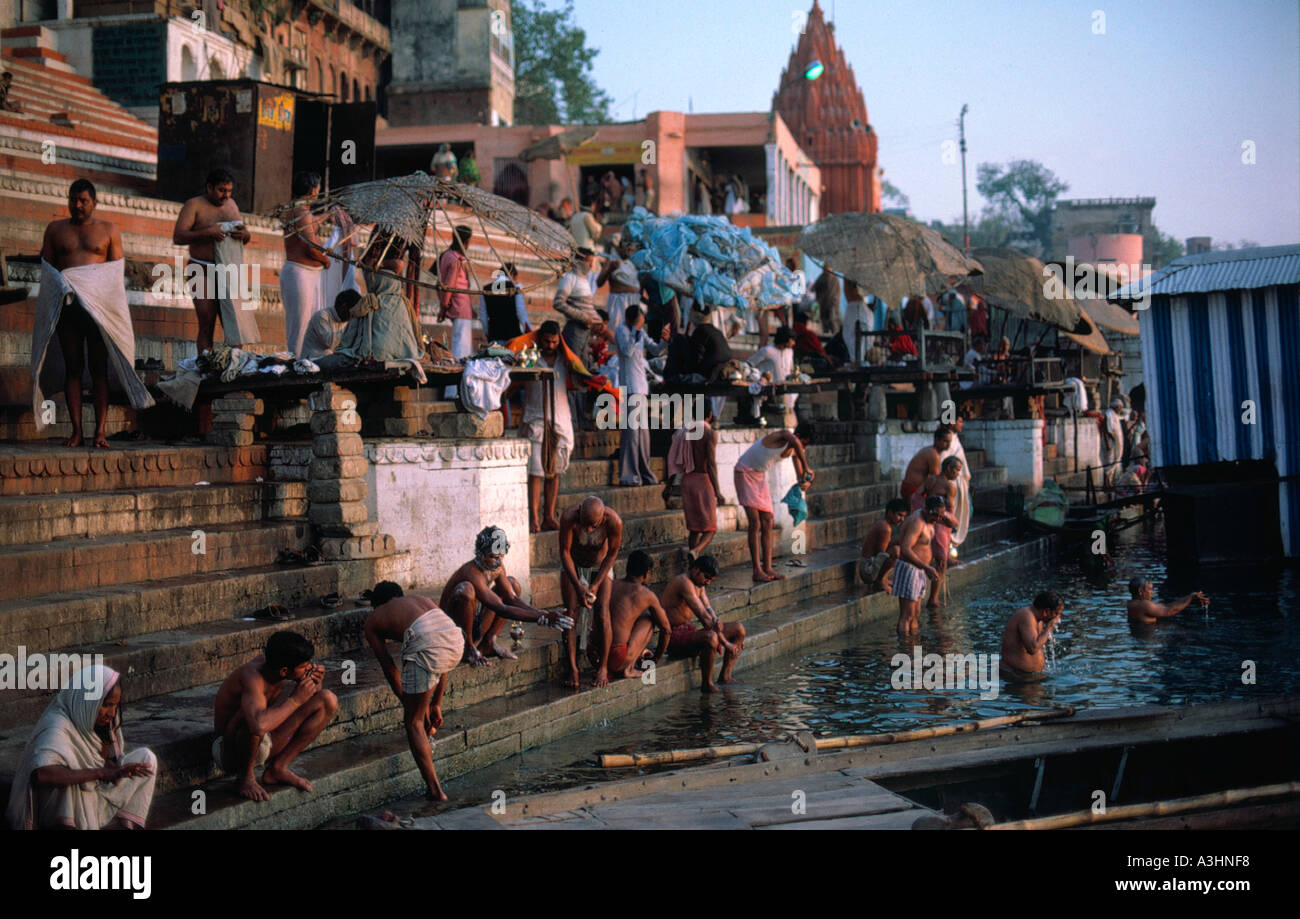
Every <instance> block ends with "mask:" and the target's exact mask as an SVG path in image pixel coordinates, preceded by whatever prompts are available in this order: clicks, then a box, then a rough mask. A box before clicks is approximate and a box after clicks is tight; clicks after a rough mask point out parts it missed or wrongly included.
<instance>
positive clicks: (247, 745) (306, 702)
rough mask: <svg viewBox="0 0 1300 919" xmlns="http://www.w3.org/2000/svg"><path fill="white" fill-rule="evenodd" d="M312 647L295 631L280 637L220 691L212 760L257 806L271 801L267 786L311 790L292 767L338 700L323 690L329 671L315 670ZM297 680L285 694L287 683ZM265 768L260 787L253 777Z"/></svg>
mask: <svg viewBox="0 0 1300 919" xmlns="http://www.w3.org/2000/svg"><path fill="white" fill-rule="evenodd" d="M314 654H315V648H314V647H313V646H312V643H311V642H310V641H308V640H307V639H305V638H303V637H302V636H301V635H299V634H297V633H296V632H276V633H275V634H274V635H272V636H271V637H270V639H269V640H268V641H267V642H266V651H265V652H264V653H262V654H259V655H258V656H257V657H255V658H253V659H252V660H251V661H249V662H248V663H246V664H241V665H240V666H239V667H238V668H236V669H235V671H234V672H233V673H231V674H230V676H228V677H226V679H225V681H224V682H223V683H222V684H221V688H220V689H218V690H217V701H216V707H215V711H214V713H213V719H212V723H213V728H214V729H215V730H216V732H217V739H216V740H215V741H213V743H212V761H213V762H214V763H216V765H217V767H218V768H220V769H222V770H223V771H225V772H229V773H237V774H238V775H239V779H238V781H239V793H240V794H241V795H243V796H244V797H245V798H251V799H252V800H254V801H269V800H271V796H270V795H269V794H267V791H266V789H265V788H263V787H262V786H263V785H292V786H293V787H294V788H301V789H302V790H303V791H311V790H312V787H311V782H309V781H307V780H306V779H304V778H303V777H302V776H300V775H296V774H295V773H293V772H291V771H290V769H289V766H290V765H291V764H292V763H293V761H294V759H295V758H296V757H297V756H298V754H299V753H301V752H302V751H303V750H305V749H307V745H308V744H310V743H311V742H312V741H313V740H315V739H316V737H317V736H318V735H319V734H320V732H321V731H323V730H325V726H326V725H327V724H329V723H330V722H331V721H332V720H334V715H335V714H336V713H337V712H338V710H339V700H338V699H337V698H336V697H335V696H334V693H332V692H330V691H329V690H328V689H321V682H322V681H323V680H324V679H325V668H324V667H322V666H319V665H317V666H313V665H312V662H311V659H312V657H313V656H314ZM289 680H293V681H295V683H294V687H293V690H292V691H291V692H285V689H286V684H287V681H289ZM263 763H265V764H266V769H265V770H264V771H263V772H262V782H261V784H258V781H257V779H256V778H254V777H253V769H254V767H256V766H260V765H262V764H263Z"/></svg>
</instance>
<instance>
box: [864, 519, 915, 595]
mask: <svg viewBox="0 0 1300 919" xmlns="http://www.w3.org/2000/svg"><path fill="white" fill-rule="evenodd" d="M905 519H907V502H906V501H904V500H903V499H902V498H891V499H890V501H889V503H888V504H886V505H885V513H884V515H883V516H882V517H881V518H880V519H879V520H877V521H876V522H875V523H873V524H872V525H871V529H869V530H867V535H866V537H865V538H863V540H862V557H861V558H859V559H858V577H859V578H860V579H861V580H862V583H863V584H870V585H871V587H872V588H873V589H874V590H888V589H889V582H888V581H886V577H887V576H888V575H889V573H890V572H891V571H892V570H893V567H894V562H896V561H898V542H897V541H896V540H895V539H894V533H895V532H896V531H897V530H898V528H899V526H901V525H902V523H903V521H904V520H905Z"/></svg>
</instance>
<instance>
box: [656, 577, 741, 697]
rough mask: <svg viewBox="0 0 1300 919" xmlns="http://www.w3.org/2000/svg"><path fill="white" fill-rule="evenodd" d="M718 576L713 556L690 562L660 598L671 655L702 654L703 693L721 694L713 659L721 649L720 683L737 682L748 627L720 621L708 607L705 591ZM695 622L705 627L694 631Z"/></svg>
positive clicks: (688, 655) (711, 608) (701, 686)
mask: <svg viewBox="0 0 1300 919" xmlns="http://www.w3.org/2000/svg"><path fill="white" fill-rule="evenodd" d="M717 576H718V560H717V559H716V558H714V557H713V556H712V555H701V556H700V557H699V558H697V559H695V560H693V561H692V562H691V567H690V570H688V571H687V572H686V573H685V574H679V575H677V577H675V578H673V579H672V580H671V581H669V582H668V584H667V586H665V587H664V592H663V596H662V599H661V605H662V606H663V608H664V612H665V613H666V614H667V615H668V622H669V624H670V625H671V626H672V633H671V634H670V635H669V638H668V653H669V654H671V655H673V656H674V657H692V656H694V655H699V658H700V677H701V683H700V691H701V692H717V691H718V687H717V686H715V685H714V683H713V659H714V657H716V656H717V653H718V651H719V650H721V651H722V652H723V654H722V672H721V673H719V674H718V682H719V683H734V682H735V679H734V677H733V676H732V671H733V670H735V667H736V659H737V658H738V657H740V652H741V651H742V650H743V649H744V647H745V627H744V626H743V625H741V624H740V623H739V622H722V621H720V620H719V618H718V614H717V613H715V612H714V611H713V607H712V606H710V605H709V597H708V594H707V593H705V588H706V587H708V586H709V584H711V583H713V579H714V578H716V577H717ZM695 620H699V622H700V623H701V624H702V625H703V628H700V629H697V628H695Z"/></svg>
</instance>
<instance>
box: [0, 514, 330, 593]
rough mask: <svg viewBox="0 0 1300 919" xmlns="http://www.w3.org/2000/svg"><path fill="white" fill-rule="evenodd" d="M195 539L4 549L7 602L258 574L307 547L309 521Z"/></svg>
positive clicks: (0, 569) (166, 536) (149, 536)
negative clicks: (155, 581) (160, 580)
mask: <svg viewBox="0 0 1300 919" xmlns="http://www.w3.org/2000/svg"><path fill="white" fill-rule="evenodd" d="M192 533H193V531H192V530H191V529H190V528H188V527H187V528H181V529H172V530H162V531H158V532H152V533H133V534H129V535H126V536H101V537H97V538H94V539H62V540H55V541H53V542H51V543H49V544H48V545H44V546H9V547H5V548H0V601H5V600H17V599H24V600H27V601H31V600H32V599H33V598H37V597H42V596H44V595H46V594H52V593H62V592H66V591H81V590H94V589H97V588H103V587H114V586H118V585H122V584H135V583H138V582H142V581H148V580H150V579H152V578H155V577H158V576H159V575H167V576H170V577H178V576H183V575H199V574H213V573H217V572H222V571H230V570H234V569H239V568H252V567H255V566H259V565H266V564H270V563H271V562H273V561H274V560H275V557H276V554H277V553H278V552H279V550H281V549H283V548H286V547H294V548H299V547H301V546H302V545H303V544H304V543H305V541H306V539H307V536H308V533H307V524H306V522H304V521H276V522H267V523H263V524H260V525H257V526H248V525H247V524H220V525H217V526H210V527H207V528H205V529H204V530H202V534H203V535H202V537H198V536H194V535H192ZM200 540H201V541H200ZM198 548H202V549H203V550H204V551H202V552H198V551H197V549H198Z"/></svg>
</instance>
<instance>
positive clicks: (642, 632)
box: [589, 549, 672, 680]
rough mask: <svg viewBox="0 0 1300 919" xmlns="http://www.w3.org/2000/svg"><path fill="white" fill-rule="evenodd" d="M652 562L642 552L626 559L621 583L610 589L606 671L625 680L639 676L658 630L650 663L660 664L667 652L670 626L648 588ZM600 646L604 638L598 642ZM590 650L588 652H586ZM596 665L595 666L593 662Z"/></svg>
mask: <svg viewBox="0 0 1300 919" xmlns="http://www.w3.org/2000/svg"><path fill="white" fill-rule="evenodd" d="M654 565H655V563H654V559H652V558H651V557H650V553H649V552H646V551H645V550H644V549H637V550H636V551H635V552H633V553H632V554H631V555H629V556H628V557H627V572H626V574H625V576H624V578H623V580H621V581H615V582H614V584H613V586H612V587H611V588H610V599H609V621H610V629H611V630H612V633H611V635H610V646H609V661H608V664H607V667H606V669H607V671H608V672H609V674H610V675H611V676H613V675H615V674H617V675H619V676H622V677H624V678H625V679H629V680H630V679H632V678H633V677H636V676H640V674H641V670H640V666H641V659H642V657H643V655H644V652H645V651H646V648H648V647H649V645H650V636H651V635H652V634H654V630H655V627H656V626H658V627H659V647H658V648H657V649H656V650H655V652H654V658H653V660H654V662H655V663H656V664H657V663H659V662H660V661H661V660H663V657H664V654H666V653H667V651H668V638H669V633H671V632H672V626H671V625H670V624H669V622H668V617H667V615H665V613H664V611H663V607H661V606H660V605H659V597H658V596H657V595H656V594H655V592H654V591H653V590H651V589H650V588H649V587H648V586H646V585H648V584H649V583H650V572H651V571H653V570H654ZM598 644H601V645H603V644H604V637H603V636H601V637H600V638H599V639H598ZM590 650H592V649H589V651H590ZM596 663H597V664H598V663H599V662H596Z"/></svg>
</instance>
